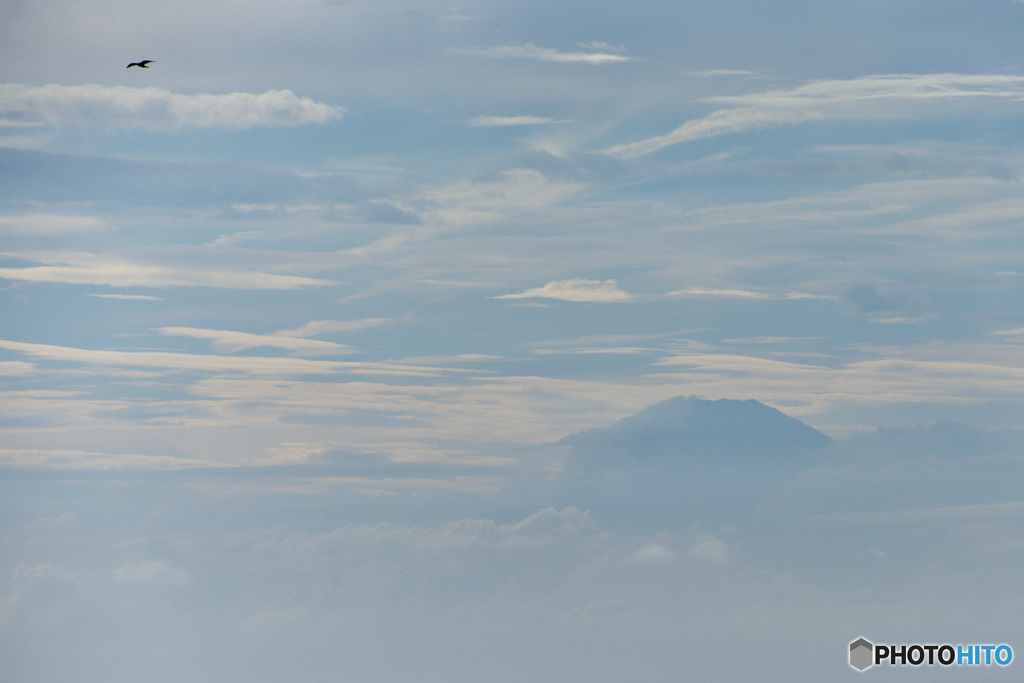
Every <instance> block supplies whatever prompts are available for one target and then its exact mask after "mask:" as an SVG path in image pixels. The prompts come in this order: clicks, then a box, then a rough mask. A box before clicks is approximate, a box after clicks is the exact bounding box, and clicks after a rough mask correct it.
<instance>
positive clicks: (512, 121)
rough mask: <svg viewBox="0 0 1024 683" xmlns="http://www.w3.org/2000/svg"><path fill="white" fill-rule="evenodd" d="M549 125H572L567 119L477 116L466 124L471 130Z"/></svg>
mask: <svg viewBox="0 0 1024 683" xmlns="http://www.w3.org/2000/svg"><path fill="white" fill-rule="evenodd" d="M550 123H572V121H571V120H569V119H552V118H549V117H546V116H477V117H474V118H472V119H470V120H469V121H467V122H466V125H467V126H470V127H471V128H509V127H516V126H541V125H545V124H550Z"/></svg>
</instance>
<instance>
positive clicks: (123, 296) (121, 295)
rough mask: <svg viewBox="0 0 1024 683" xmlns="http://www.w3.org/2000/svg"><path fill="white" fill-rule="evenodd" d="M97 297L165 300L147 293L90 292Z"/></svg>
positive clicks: (128, 299)
mask: <svg viewBox="0 0 1024 683" xmlns="http://www.w3.org/2000/svg"><path fill="white" fill-rule="evenodd" d="M89 296H92V297H96V298H97V299H116V300H118V301H164V299H162V298H160V297H158V296H147V295H145V294H90V295H89Z"/></svg>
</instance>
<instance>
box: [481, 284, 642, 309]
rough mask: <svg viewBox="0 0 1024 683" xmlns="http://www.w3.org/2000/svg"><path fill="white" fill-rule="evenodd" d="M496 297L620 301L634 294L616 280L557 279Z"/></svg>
mask: <svg viewBox="0 0 1024 683" xmlns="http://www.w3.org/2000/svg"><path fill="white" fill-rule="evenodd" d="M494 298H495V299H533V298H543V299H559V300H561V301H579V302H590V303H602V304H608V303H620V302H623V301H629V300H631V299H632V298H633V295H632V294H629V293H628V292H624V291H622V290H621V289H619V285H618V283H617V282H615V280H605V281H603V282H602V281H600V280H579V279H576V280H555V281H554V282H549V283H548V284H546V285H544V286H543V287H537V288H535V289H528V290H526V291H525V292H520V293H519V294H502V295H501V296H496V297H494Z"/></svg>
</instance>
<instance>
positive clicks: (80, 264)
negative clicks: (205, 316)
mask: <svg viewBox="0 0 1024 683" xmlns="http://www.w3.org/2000/svg"><path fill="white" fill-rule="evenodd" d="M4 256H8V257H14V258H30V259H32V260H35V261H39V262H43V263H47V264H49V265H45V266H29V267H26V268H0V278H4V279H7V280H21V281H26V282H59V283H64V284H76V285H106V286H109V287H218V288H222V289H284V290H287V289H299V288H302V287H311V286H323V285H330V284H333V283H332V282H330V281H328V280H318V279H314V278H308V277H299V276H295V275H275V274H271V273H257V272H250V271H241V270H214V269H203V268H189V267H187V266H164V265H156V264H144V263H133V262H131V261H127V260H124V259H120V258H117V257H113V256H108V255H105V254H89V253H81V252H60V253H57V252H50V253H41V254H40V253H33V254H31V255H29V254H24V255H21V254H4Z"/></svg>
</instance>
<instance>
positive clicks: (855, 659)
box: [850, 638, 875, 671]
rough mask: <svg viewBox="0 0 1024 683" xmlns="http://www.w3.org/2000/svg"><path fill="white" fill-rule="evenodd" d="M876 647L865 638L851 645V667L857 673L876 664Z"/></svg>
mask: <svg viewBox="0 0 1024 683" xmlns="http://www.w3.org/2000/svg"><path fill="white" fill-rule="evenodd" d="M874 653H875V646H874V645H872V644H871V643H869V642H868V641H867V640H865V639H864V638H858V639H857V640H855V641H853V642H852V643H850V666H852V667H853V668H854V669H856V670H857V671H863V670H864V669H866V668H868V667H869V666H871V665H872V664H874V661H873V660H874Z"/></svg>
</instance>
